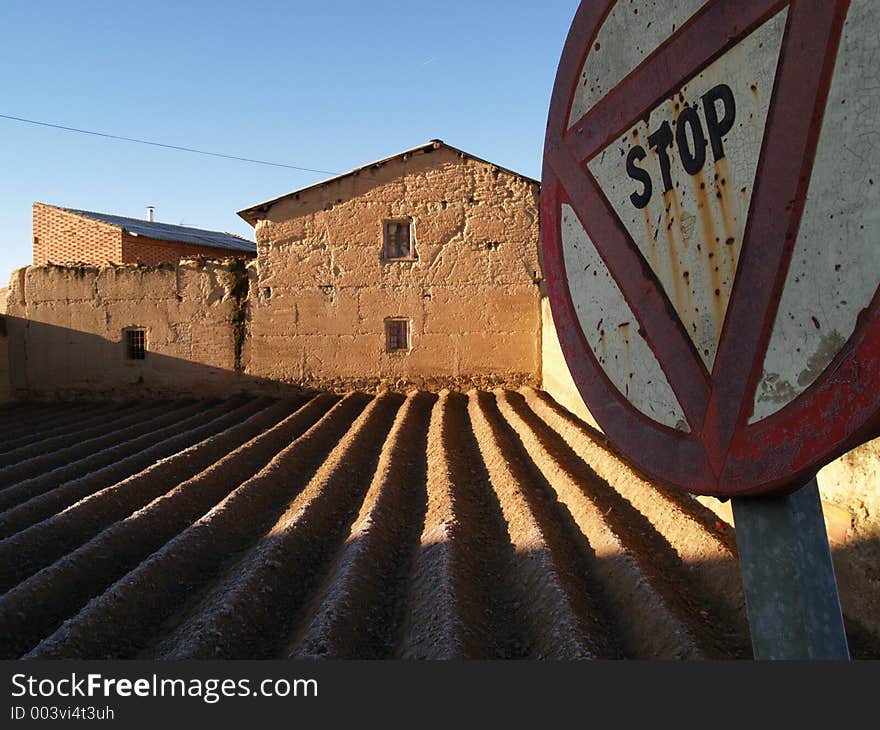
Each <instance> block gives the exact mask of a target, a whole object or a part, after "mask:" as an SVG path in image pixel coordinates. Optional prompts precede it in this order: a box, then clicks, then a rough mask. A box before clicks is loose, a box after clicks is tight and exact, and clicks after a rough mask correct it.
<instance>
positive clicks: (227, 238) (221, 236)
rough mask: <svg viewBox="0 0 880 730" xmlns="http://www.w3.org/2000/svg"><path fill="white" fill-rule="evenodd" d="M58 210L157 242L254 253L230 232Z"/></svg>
mask: <svg viewBox="0 0 880 730" xmlns="http://www.w3.org/2000/svg"><path fill="white" fill-rule="evenodd" d="M62 210H66V211H68V212H70V213H76V214H77V215H82V216H85V217H86V218H91V219H93V220H96V221H101V222H102V223H109V224H110V225H113V226H119V227H120V228H122V229H123V230H124V231H126V232H127V233H130V234H132V235H134V236H144V237H146V238H155V239H157V240H159V241H175V242H177V243H189V244H192V245H195V246H209V247H211V248H224V249H228V250H229V251H246V252H248V253H253V254H255V253H256V252H257V244H255V243H253V242H252V241H248V240H247V239H246V238H242V237H240V236H236V235H234V234H232V233H221V232H220V231H205V230H202V229H201V228H191V227H189V226H174V225H171V224H170V223H157V222H155V221H145V220H140V219H138V218H125V217H124V216H121V215H110V214H108V213H95V212H93V211H90V210H77V209H75V208H63V209H62Z"/></svg>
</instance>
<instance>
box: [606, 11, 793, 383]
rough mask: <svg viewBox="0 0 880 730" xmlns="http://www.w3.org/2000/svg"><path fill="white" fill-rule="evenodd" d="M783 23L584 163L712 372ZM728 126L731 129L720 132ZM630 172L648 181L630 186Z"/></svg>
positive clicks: (777, 21) (773, 22) (773, 23)
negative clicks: (665, 139) (666, 140)
mask: <svg viewBox="0 0 880 730" xmlns="http://www.w3.org/2000/svg"><path fill="white" fill-rule="evenodd" d="M787 15H788V10H787V8H786V9H784V10H782V11H780V12H779V13H778V14H777V15H776V16H774V17H773V18H771V19H770V20H768V21H767V22H766V23H765V24H764V25H763V26H761V27H760V28H759V29H758V30H756V31H755V32H754V33H752V34H751V35H749V36H748V37H747V38H745V39H744V40H743V41H742V42H741V43H739V44H738V45H737V46H735V47H734V48H732V49H731V50H730V51H728V52H727V53H726V54H725V55H724V56H722V57H721V58H719V59H718V60H716V61H715V62H714V63H712V64H711V65H710V66H708V67H707V68H706V69H705V70H704V71H703V72H702V73H700V74H699V75H697V76H696V77H695V78H693V79H692V80H691V81H689V82H688V83H687V84H685V85H684V86H683V87H681V88H680V89H677V90H676V91H675V92H674V93H673V95H672V96H671V97H669V98H667V99H665V100H664V101H663V102H662V103H660V104H659V105H658V106H657V107H655V108H654V109H653V110H652V111H651V112H650V113H648V114H646V116H645V119H642V120H640V121H639V122H638V123H637V124H636V125H635V126H633V127H632V128H631V129H630V130H629V131H628V132H627V133H626V134H625V135H623V136H622V137H620V138H619V139H617V140H615V141H614V142H612V143H611V144H610V145H609V146H608V147H607V148H606V149H605V150H604V151H603V152H601V153H600V154H599V155H597V156H596V157H594V158H593V159H592V160H591V161H590V163H589V170H590V172H591V173H592V174H593V175H594V176H595V177H596V180H597V181H598V182H599V185H600V186H601V188H602V190H603V192H604V193H605V195H606V196H607V197H608V199H609V202H610V203H611V205H612V207H613V209H614V211H615V213H616V214H617V216H618V218H619V219H620V221H621V222H622V223H623V225H624V226H625V227H626V230H627V231H628V233H629V235H630V236H631V237H632V239H633V241H634V242H635V243H636V245H637V246H638V248H639V251H640V252H641V254H642V256H643V257H644V259H645V261H646V262H647V263H648V265H649V266H650V267H651V269H652V270H653V272H654V274H655V275H656V276H657V278H658V280H659V281H660V283H661V285H662V286H663V289H664V291H665V292H666V295H667V297H668V298H669V300H670V302H671V303H672V305H673V307H674V308H675V310H676V312H677V314H678V316H679V318H680V319H681V322H682V324H683V325H684V328H685V330H686V331H687V333H688V335H689V336H690V338H691V340H692V341H693V343H694V346H695V348H696V349H697V351H698V352H699V354H700V357H701V358H702V360H703V362H704V363H705V365H706V368H707V369H708V370H709V371H710V372H711V370H712V367H713V365H714V361H715V355H716V352H717V349H718V343H719V340H720V338H721V331H722V328H723V324H724V318H725V315H726V312H727V306H728V302H729V300H730V294H731V291H732V289H733V282H734V278H735V275H736V269H737V265H738V262H739V256H740V250H741V247H742V240H743V234H744V231H745V225H746V220H747V217H748V212H749V207H750V204H751V197H752V191H753V188H754V182H755V173H756V171H757V166H758V160H759V157H760V153H761V148H762V142H763V138H764V128H765V126H766V122H767V114H768V110H769V107H770V94H771V90H772V88H773V82H774V79H775V76H776V68H777V64H778V61H779V49H780V47H781V44H782V37H783V34H784V32H785V21H786V17H787ZM728 94H729V95H728ZM725 95H728V96H725ZM724 98H726V99H727V101H726V102H725V101H724V100H723V99H724ZM728 115H729V116H728ZM710 117H711V118H712V119H711V120H710ZM725 120H729V121H730V124H731V126H730V127H729V129H728V128H727V125H724V127H721V126H719V122H723V121H725ZM713 122H714V125H713ZM682 127H683V128H682ZM664 130H665V131H666V134H668V135H669V136H670V139H671V140H672V141H671V142H670V145H669V147H668V148H665V149H666V153H665V154H666V161H668V164H666V162H665V161H663V156H662V155H663V150H662V149H660V147H661V146H662V145H661V144H660V143H659V142H658V141H657V139H658V135H661V134H662V133H663V132H664ZM713 130H714V132H715V135H714V137H713V134H712V132H713ZM722 131H723V132H724V134H723V135H722V134H721V132H722ZM634 152H638V154H637V155H636V156H635V157H633V153H634ZM686 156H687V157H688V160H689V164H686V163H685V157H686ZM631 163H632V164H636V165H638V166H640V167H641V170H637V171H635V172H636V173H637V174H638V173H641V172H644V173H645V174H646V175H648V176H649V177H650V181H648V180H647V178H645V180H644V182H643V181H641V180H639V179H634V178H633V176H632V175H633V172H634V171H633V169H632V168H630V167H629V165H630V164H631ZM697 163H699V164H697ZM664 166H665V168H666V171H665V173H664ZM687 167H690V168H691V169H690V170H688V169H687ZM697 167H699V169H697ZM639 197H641V198H642V199H641V200H638V198H639Z"/></svg>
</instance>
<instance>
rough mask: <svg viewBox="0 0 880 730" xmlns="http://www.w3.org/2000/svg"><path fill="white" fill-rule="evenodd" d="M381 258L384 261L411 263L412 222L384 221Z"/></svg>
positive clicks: (413, 255)
mask: <svg viewBox="0 0 880 730" xmlns="http://www.w3.org/2000/svg"><path fill="white" fill-rule="evenodd" d="M384 228H385V236H384V247H383V256H384V258H385V260H386V261H399V260H406V261H411V260H412V259H414V258H415V254H414V253H413V240H412V221H407V220H399V221H385V226H384Z"/></svg>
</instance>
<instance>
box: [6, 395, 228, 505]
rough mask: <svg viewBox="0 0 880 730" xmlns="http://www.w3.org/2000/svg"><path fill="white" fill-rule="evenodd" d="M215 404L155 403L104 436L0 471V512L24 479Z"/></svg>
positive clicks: (63, 465)
mask: <svg viewBox="0 0 880 730" xmlns="http://www.w3.org/2000/svg"><path fill="white" fill-rule="evenodd" d="M215 403H216V401H214V402H211V403H199V402H195V403H194V402H192V401H189V402H188V403H175V404H174V405H173V406H170V407H169V406H166V405H162V404H155V405H153V406H152V407H151V408H149V409H147V410H145V411H140V412H138V413H135V414H134V415H131V416H129V417H127V418H125V419H122V420H121V421H116V422H115V423H114V424H108V427H107V429H106V430H105V432H104V435H103V436H100V437H98V438H93V439H88V440H86V441H83V442H81V443H77V444H74V445H73V446H68V447H67V448H63V449H58V450H57V451H53V452H52V453H49V454H44V455H43V456H36V457H32V458H30V459H26V460H25V461H21V462H19V463H17V464H14V465H12V466H7V467H4V468H2V469H0V489H2V491H0V509H6V508H7V507H8V506H9V505H10V504H14V503H15V501H18V500H15V501H10V500H12V499H13V498H12V497H11V496H10V494H11V493H12V492H13V488H14V486H15V485H17V484H19V483H21V482H24V481H25V480H30V479H33V478H34V477H41V476H44V475H46V474H47V473H49V472H51V471H53V470H55V469H58V468H60V467H65V466H69V465H72V464H74V463H78V462H79V461H81V460H83V454H90V455H94V454H96V453H105V452H106V450H107V449H110V448H112V447H114V446H117V445H119V444H122V443H125V442H127V441H129V440H130V439H133V438H136V437H138V436H141V435H143V434H149V433H152V432H153V431H154V430H155V429H157V428H163V427H164V426H166V425H168V424H171V423H174V422H175V421H179V420H182V419H184V418H188V417H189V416H191V415H192V414H193V413H196V412H198V411H200V410H204V409H205V408H206V407H213V405H214V404H215ZM120 425H124V426H125V428H122V429H121V430H120V429H119V426H120ZM86 458H91V457H86Z"/></svg>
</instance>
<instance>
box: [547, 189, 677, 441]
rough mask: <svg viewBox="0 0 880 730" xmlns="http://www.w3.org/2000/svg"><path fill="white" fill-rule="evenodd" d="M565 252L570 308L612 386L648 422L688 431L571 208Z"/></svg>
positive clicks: (565, 215)
mask: <svg viewBox="0 0 880 730" xmlns="http://www.w3.org/2000/svg"><path fill="white" fill-rule="evenodd" d="M561 233H562V248H563V253H564V257H565V270H566V273H567V276H568V281H569V283H570V286H571V293H572V304H573V305H574V309H575V312H576V313H577V317H578V320H579V322H580V325H581V329H582V330H583V333H584V335H585V337H586V339H587V342H588V344H589V346H590V349H591V350H592V351H593V354H594V355H595V356H596V359H597V360H598V361H599V364H600V365H601V367H602V369H603V370H604V371H605V373H606V374H607V375H608V378H609V379H610V380H611V382H612V383H613V384H614V386H615V387H616V388H617V389H618V390H619V391H620V392H621V393H622V394H623V395H624V397H625V398H626V399H627V400H628V401H629V402H630V403H632V404H633V406H635V407H636V408H638V409H639V410H640V411H641V412H642V413H644V414H645V415H646V416H648V417H649V418H651V419H653V420H655V421H657V422H659V423H662V424H663V425H665V426H669V427H671V428H676V429H678V430H680V431H686V432H687V431H690V428H689V427H688V425H687V423H686V421H685V416H684V413H683V411H682V408H681V405H680V404H679V402H678V399H677V398H676V397H675V393H674V392H673V391H672V387H671V386H670V385H669V381H668V380H667V379H666V375H665V374H664V373H663V370H662V369H661V368H660V363H659V362H657V358H656V356H655V355H654V352H653V351H652V350H651V348H650V347H649V346H648V343H647V342H646V341H645V339H644V337H643V336H642V334H641V332H640V330H639V323H638V320H637V319H636V317H635V315H634V314H633V312H632V309H630V306H629V304H627V301H626V299H624V297H623V294H622V293H621V291H620V288H619V287H618V286H617V283H616V282H615V281H614V278H613V277H612V276H611V272H609V271H608V267H607V266H606V265H605V262H604V261H603V260H602V257H601V256H600V255H599V252H598V251H597V250H596V247H595V245H594V244H593V242H592V240H591V239H590V237H589V234H588V233H587V232H586V231H585V230H584V227H583V225H581V222H580V220H579V219H578V217H577V214H576V213H575V212H574V210H572V208H571V206H568V205H563V206H562V226H561Z"/></svg>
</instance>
